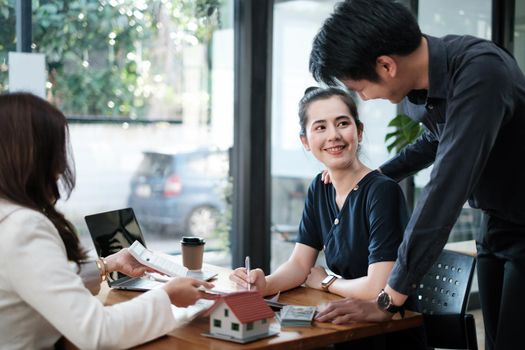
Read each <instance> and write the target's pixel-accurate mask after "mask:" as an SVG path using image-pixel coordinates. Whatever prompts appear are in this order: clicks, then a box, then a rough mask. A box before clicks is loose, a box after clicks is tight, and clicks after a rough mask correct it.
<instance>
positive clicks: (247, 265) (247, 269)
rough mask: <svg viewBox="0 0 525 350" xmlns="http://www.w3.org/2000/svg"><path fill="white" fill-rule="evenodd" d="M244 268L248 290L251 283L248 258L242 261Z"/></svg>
mask: <svg viewBox="0 0 525 350" xmlns="http://www.w3.org/2000/svg"><path fill="white" fill-rule="evenodd" d="M244 267H245V268H246V275H248V290H250V287H251V285H252V284H251V283H250V257H249V256H247V257H246V259H244Z"/></svg>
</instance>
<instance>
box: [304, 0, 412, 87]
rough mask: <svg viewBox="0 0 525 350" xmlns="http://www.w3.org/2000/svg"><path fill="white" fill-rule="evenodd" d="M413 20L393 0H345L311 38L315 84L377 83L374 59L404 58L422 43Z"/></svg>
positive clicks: (403, 8)
mask: <svg viewBox="0 0 525 350" xmlns="http://www.w3.org/2000/svg"><path fill="white" fill-rule="evenodd" d="M421 38H422V34H421V30H420V29H419V25H418V23H417V20H416V18H415V17H414V16H413V15H412V13H411V12H410V11H409V9H408V8H406V7H405V6H404V5H402V4H400V3H397V2H395V1H392V0H346V1H344V2H341V3H339V4H338V5H337V6H336V8H335V10H334V13H333V14H332V15H331V16H330V17H329V18H328V19H327V20H326V21H325V22H324V24H323V26H322V27H321V29H320V31H319V33H318V34H317V35H316V37H315V38H314V42H313V46H312V51H311V53H310V72H311V73H312V75H313V77H314V79H315V80H316V81H318V82H324V83H326V84H328V85H336V84H337V82H336V79H338V80H343V79H352V80H369V81H372V82H377V81H379V76H378V74H377V72H376V59H377V57H379V56H381V55H402V56H406V55H408V54H410V53H412V52H413V51H415V50H416V49H417V48H418V47H419V45H420V43H421Z"/></svg>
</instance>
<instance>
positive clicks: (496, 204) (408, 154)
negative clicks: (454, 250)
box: [310, 0, 525, 349]
mask: <svg viewBox="0 0 525 350" xmlns="http://www.w3.org/2000/svg"><path fill="white" fill-rule="evenodd" d="M310 70H311V72H312V74H313V75H314V78H315V79H316V80H317V81H322V82H325V83H327V84H336V83H337V81H340V82H342V83H344V84H345V85H346V86H347V87H348V88H350V89H352V90H354V91H356V93H357V94H359V95H360V97H361V98H362V99H363V100H368V99H376V98H382V99H388V100H390V101H391V102H393V103H402V106H403V109H404V111H405V113H406V114H407V115H408V116H409V117H410V118H412V119H413V120H416V121H418V122H420V123H422V125H423V126H424V127H425V132H424V133H423V135H422V136H421V137H420V138H419V139H418V140H417V141H416V142H415V143H414V144H412V145H410V146H408V147H407V148H405V149H404V150H403V151H402V152H401V153H400V154H398V155H397V156H396V157H394V158H393V159H392V160H390V161H388V162H387V163H385V164H384V165H382V166H381V167H380V170H381V171H382V172H383V173H384V174H385V175H387V176H390V177H392V178H394V179H396V180H401V179H403V178H405V177H407V176H409V175H411V174H414V173H416V172H417V171H419V170H421V169H423V168H425V167H427V166H429V165H430V164H432V163H433V164H434V168H433V170H432V173H431V176H430V180H429V182H428V184H427V185H426V186H425V188H424V190H423V193H422V195H421V198H420V199H419V201H418V203H417V205H416V208H415V209H414V212H413V214H412V216H411V219H410V221H409V223H408V226H407V228H406V230H405V235H404V239H403V243H402V244H401V246H400V248H399V251H398V258H397V261H396V264H395V266H394V268H393V270H392V272H391V274H390V278H389V281H388V285H387V286H386V287H385V292H386V296H385V293H382V295H381V298H378V301H369V302H359V301H351V300H346V301H344V302H342V303H337V304H334V305H332V306H330V307H329V308H328V309H327V310H326V311H325V312H323V313H321V314H320V316H319V319H320V320H322V321H328V320H331V319H333V318H334V317H336V316H338V315H343V314H344V315H345V316H344V317H346V319H347V320H353V319H358V318H363V317H364V318H366V319H367V320H376V321H377V320H386V319H389V318H390V317H391V316H392V314H391V313H389V312H384V310H387V311H395V310H396V306H400V305H402V304H403V303H404V301H405V299H406V295H407V294H409V293H410V292H411V291H413V290H414V289H415V288H416V285H417V283H418V282H419V281H420V279H421V278H422V276H423V275H424V274H425V273H426V271H427V270H428V269H429V267H430V265H431V264H432V263H433V262H434V261H435V259H436V258H437V257H438V256H439V254H440V253H441V250H442V249H443V246H444V245H445V243H446V241H447V239H448V236H449V233H450V230H451V228H452V226H453V225H454V223H455V221H456V219H457V218H458V216H459V213H460V211H461V208H462V206H463V204H464V203H465V201H467V200H468V202H469V204H470V206H472V207H474V208H480V209H482V210H483V211H484V212H485V213H486V214H487V222H486V224H485V229H484V230H483V232H481V233H480V234H479V236H478V237H477V240H476V241H477V249H478V279H479V289H480V298H481V306H482V310H483V317H484V322H485V333H486V337H485V338H486V346H487V348H488V349H493V348H496V349H503V348H511V347H512V345H513V344H519V343H520V342H522V340H521V334H520V332H521V324H523V322H521V320H522V317H523V315H525V303H523V302H522V301H521V300H522V293H524V291H525V167H524V166H523V165H522V164H521V162H522V161H523V159H525V77H524V75H523V73H522V72H521V71H520V69H519V67H518V65H517V63H516V61H515V60H514V58H513V57H512V56H511V55H510V54H509V53H508V52H506V51H504V50H503V49H501V48H499V47H498V46H496V45H495V44H494V43H492V42H489V41H485V40H482V39H478V38H475V37H471V36H452V35H450V36H446V37H443V38H434V37H431V36H428V35H423V34H422V33H421V31H420V29H419V26H418V24H417V21H416V19H415V18H414V17H413V16H412V14H411V13H410V12H409V11H408V9H406V8H405V7H404V6H403V5H401V4H398V3H395V2H393V1H390V0H347V1H345V2H343V3H340V4H339V5H338V6H337V7H336V9H335V12H334V13H333V14H332V15H331V17H330V18H328V19H327V20H326V21H325V23H324V25H323V27H322V28H321V30H320V32H319V33H318V34H317V36H316V38H315V40H314V43H313V48H312V52H311V56H310ZM385 300H386V301H391V303H392V306H393V307H388V304H389V303H388V302H387V303H385ZM356 315H365V316H356Z"/></svg>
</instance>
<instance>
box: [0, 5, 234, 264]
mask: <svg viewBox="0 0 525 350" xmlns="http://www.w3.org/2000/svg"><path fill="white" fill-rule="evenodd" d="M4 3H11V1H6V0H0V18H2V25H1V26H0V31H1V35H2V36H1V38H2V39H1V40H0V42H1V43H0V74H2V75H0V89H2V87H3V86H4V85H3V84H5V79H4V76H3V70H2V69H3V68H2V67H3V66H2V64H4V59H3V57H4V56H3V54H4V51H7V50H13V48H12V47H11V46H9V45H11V44H12V41H13V40H12V39H9V40H6V38H11V37H12V35H11V36H8V35H7V34H6V35H4V32H6V31H8V28H6V27H5V26H4V24H3V23H4V21H3V18H6V13H5V8H6V7H5V6H4V5H5V4H4ZM8 9H9V11H11V8H10V7H9V8H8ZM13 13H14V12H13ZM232 13H233V1H231V0H223V1H220V0H148V1H145V0H88V1H58V0H40V1H33V45H32V49H33V52H37V53H44V54H45V57H46V66H47V74H48V81H47V84H46V94H47V98H48V100H49V101H50V102H52V103H53V104H55V105H57V106H58V107H59V108H60V109H61V110H62V111H64V113H65V114H66V115H67V116H68V118H69V120H70V134H71V135H70V136H71V137H70V138H71V143H72V149H73V153H74V157H75V163H76V170H77V186H76V189H75V191H74V192H73V193H72V195H71V198H70V199H69V200H67V201H61V202H60V203H59V206H60V208H61V209H62V210H63V211H64V213H65V214H66V216H67V217H69V218H70V219H71V220H72V221H73V223H74V224H75V225H76V227H77V228H78V229H79V231H80V234H81V240H82V241H83V243H84V244H85V245H86V246H87V247H92V243H91V238H90V236H89V234H88V232H87V226H86V225H85V223H84V219H83V217H84V216H85V215H88V214H92V213H95V212H100V211H107V210H114V209H118V208H124V207H128V206H129V207H132V208H133V209H134V211H135V213H136V215H137V218H138V220H139V223H140V224H141V227H142V229H143V231H144V235H145V240H146V242H147V244H148V246H149V247H150V248H152V249H155V250H160V251H165V252H168V253H177V252H179V250H180V245H179V241H180V238H181V236H182V235H198V236H203V237H204V238H205V239H206V240H207V244H206V247H207V248H208V251H210V250H211V251H213V250H215V251H216V252H215V253H213V252H209V254H208V253H207V256H206V257H205V262H209V263H215V264H221V265H224V266H230V257H229V252H228V253H226V252H225V249H227V246H228V242H227V237H228V234H227V231H228V229H229V226H230V222H229V221H228V219H226V218H229V217H231V215H223V213H225V212H227V211H228V210H229V208H228V207H227V205H226V201H225V196H226V195H227V194H228V193H227V192H228V191H229V188H230V186H229V180H228V167H229V161H228V149H229V148H230V147H232V143H233V24H232V21H231V18H232V17H233V15H232ZM8 18H9V20H11V19H12V18H14V16H12V13H11V12H9V13H8ZM6 33H7V32H6ZM9 33H11V32H9ZM7 46H9V47H7ZM7 64H8V63H7Z"/></svg>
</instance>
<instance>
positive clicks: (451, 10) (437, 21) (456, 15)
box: [415, 0, 492, 242]
mask: <svg viewBox="0 0 525 350" xmlns="http://www.w3.org/2000/svg"><path fill="white" fill-rule="evenodd" d="M491 19H492V2H491V0H465V1H453V0H443V1H433V0H420V1H419V15H418V20H419V25H420V26H421V30H422V31H423V32H424V33H426V34H429V35H433V36H437V37H440V36H444V35H447V34H459V35H463V34H468V35H473V36H477V37H480V38H485V39H488V40H490V39H491V31H492V27H491ZM431 170H432V167H430V168H428V169H425V170H423V171H420V172H419V173H418V174H417V175H416V176H415V184H416V200H417V198H418V196H419V193H420V191H421V189H422V188H423V187H424V186H425V185H426V183H427V182H428V180H429V178H430V171H431ZM480 220H481V212H480V211H479V210H475V209H472V208H470V207H469V206H468V203H465V205H464V207H463V210H462V211H461V214H460V216H459V218H458V220H457V222H456V225H455V226H454V227H453V229H452V232H451V235H450V237H449V241H450V242H454V241H462V240H469V239H473V237H474V236H475V234H476V232H477V231H478V230H479V225H480Z"/></svg>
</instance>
